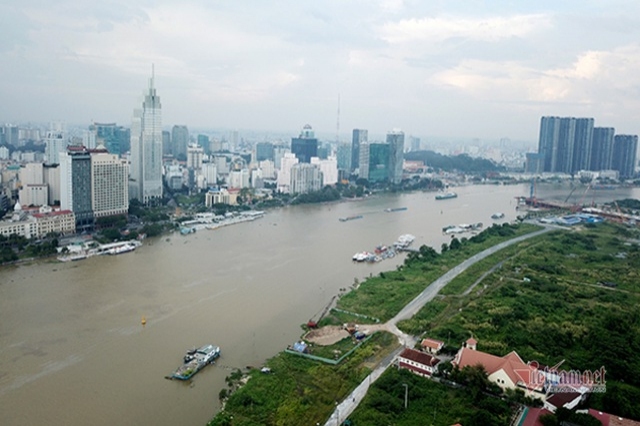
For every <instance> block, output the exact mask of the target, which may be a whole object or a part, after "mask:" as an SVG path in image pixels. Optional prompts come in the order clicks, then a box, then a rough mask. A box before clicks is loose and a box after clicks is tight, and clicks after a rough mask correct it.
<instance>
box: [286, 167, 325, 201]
mask: <svg viewBox="0 0 640 426" xmlns="http://www.w3.org/2000/svg"><path fill="white" fill-rule="evenodd" d="M320 189H322V172H321V171H320V169H319V168H318V166H317V165H315V164H307V163H300V164H295V165H293V166H292V167H291V183H290V186H289V192H290V193H292V194H306V193H308V192H313V191H319V190H320Z"/></svg>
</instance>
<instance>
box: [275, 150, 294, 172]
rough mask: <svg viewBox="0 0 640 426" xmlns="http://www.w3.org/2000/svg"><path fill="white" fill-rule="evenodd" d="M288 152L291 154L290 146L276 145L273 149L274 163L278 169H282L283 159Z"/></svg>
mask: <svg viewBox="0 0 640 426" xmlns="http://www.w3.org/2000/svg"><path fill="white" fill-rule="evenodd" d="M288 152H291V149H290V148H289V147H288V146H284V145H274V147H273V162H274V163H275V165H276V169H280V166H281V165H282V158H283V157H284V155H285V154H286V153H288Z"/></svg>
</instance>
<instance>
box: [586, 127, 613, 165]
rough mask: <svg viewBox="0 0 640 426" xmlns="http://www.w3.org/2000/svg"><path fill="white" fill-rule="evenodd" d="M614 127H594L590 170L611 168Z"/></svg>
mask: <svg viewBox="0 0 640 426" xmlns="http://www.w3.org/2000/svg"><path fill="white" fill-rule="evenodd" d="M615 133H616V131H615V129H614V128H613V127H594V128H593V141H592V142H591V167H590V168H589V170H611V158H612V155H613V137H614V135H615Z"/></svg>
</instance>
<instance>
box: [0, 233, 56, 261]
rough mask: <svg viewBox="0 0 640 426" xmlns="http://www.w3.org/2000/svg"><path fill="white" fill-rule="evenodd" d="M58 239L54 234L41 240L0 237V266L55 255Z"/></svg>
mask: <svg viewBox="0 0 640 426" xmlns="http://www.w3.org/2000/svg"><path fill="white" fill-rule="evenodd" d="M57 248H58V238H57V235H56V234H55V233H51V234H50V235H47V236H46V237H45V238H43V239H35V238H34V239H27V238H25V237H21V236H19V235H16V234H13V235H9V236H8V237H5V236H4V235H0V264H2V263H8V262H14V261H16V260H19V259H28V258H33V257H44V256H51V255H54V254H56V253H57Z"/></svg>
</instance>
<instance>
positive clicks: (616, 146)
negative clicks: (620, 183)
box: [611, 135, 638, 179]
mask: <svg viewBox="0 0 640 426" xmlns="http://www.w3.org/2000/svg"><path fill="white" fill-rule="evenodd" d="M637 152H638V136H637V135H615V136H614V138H613V156H612V161H611V168H612V169H613V170H617V171H618V172H619V173H620V178H622V179H627V178H630V177H633V176H634V175H635V166H636V154H637Z"/></svg>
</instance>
